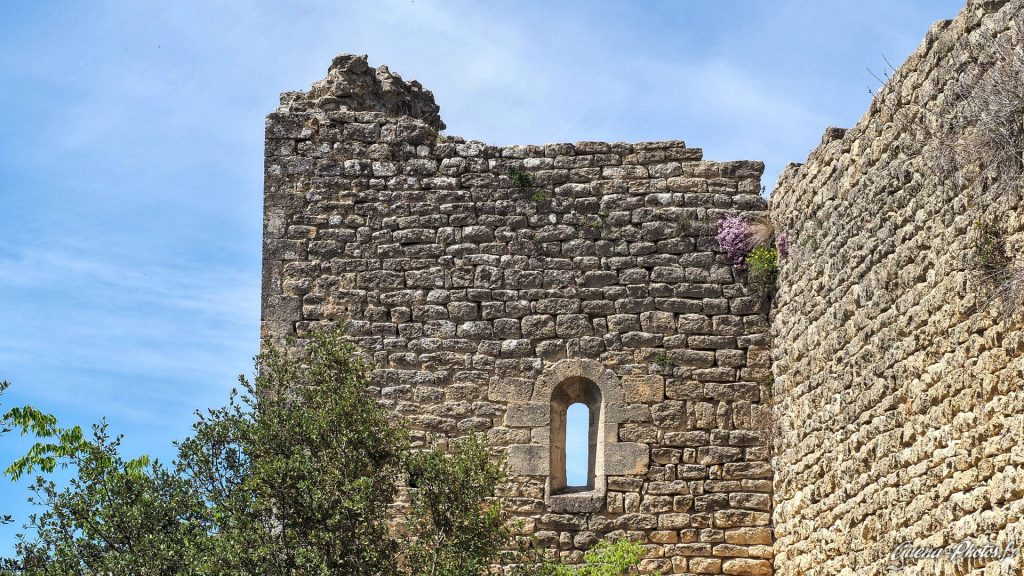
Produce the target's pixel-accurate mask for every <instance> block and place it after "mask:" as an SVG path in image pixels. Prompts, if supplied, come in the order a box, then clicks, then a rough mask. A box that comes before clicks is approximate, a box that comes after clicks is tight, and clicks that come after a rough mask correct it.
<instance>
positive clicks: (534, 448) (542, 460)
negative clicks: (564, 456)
mask: <svg viewBox="0 0 1024 576" xmlns="http://www.w3.org/2000/svg"><path fill="white" fill-rule="evenodd" d="M550 456H551V454H550V448H549V447H548V446H542V445H540V444H513V445H511V446H509V447H508V473H509V476H546V475H547V474H548V469H549V468H548V462H549V461H550Z"/></svg>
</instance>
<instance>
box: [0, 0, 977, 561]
mask: <svg viewBox="0 0 1024 576" xmlns="http://www.w3.org/2000/svg"><path fill="white" fill-rule="evenodd" d="M960 6H961V2H958V1H952V0H913V1H909V0H908V1H902V2H900V1H896V2H894V1H892V0H884V1H883V0H858V1H857V2H853V1H846V2H819V1H810V0H807V1H794V0H776V1H773V2H764V1H755V0H732V1H728V2H722V1H719V0H699V1H698V0H686V1H673V2H668V1H665V2H654V1H651V2H598V1H590V2H575V1H573V2H560V3H556V2H550V1H519V2H511V1H506V2H501V3H497V2H489V3H484V2H476V3H473V2H463V1H452V0H446V1H427V0H415V1H410V0H402V1H400V0H394V1H385V2H341V1H311V0H301V1H289V2H285V1H278V2H270V1H246V2H242V1H229V0H179V1H176V2H140V1H137V0H124V1H103V0H99V1H95V2H76V3H70V2H46V1H38V2H19V3H14V2H5V3H4V4H3V6H2V7H0V87H2V88H0V150H2V153H0V208H2V210H3V212H2V220H0V329H2V331H0V379H5V380H10V381H11V382H12V383H13V387H12V389H11V391H10V393H9V394H8V395H7V396H6V397H5V398H4V400H5V402H4V403H5V405H8V406H9V405H12V404H23V403H30V404H33V405H36V406H37V407H40V408H43V409H44V410H47V411H49V412H53V413H55V414H57V415H58V416H59V417H60V418H61V420H62V422H64V423H67V424H87V423H91V422H95V421H97V420H99V419H100V418H101V417H104V416H106V417H107V419H108V421H109V422H110V424H111V428H112V430H114V431H119V432H123V433H125V434H126V435H127V438H126V440H125V448H126V451H127V452H128V453H129V454H134V453H139V452H147V453H151V454H155V455H158V456H161V457H163V458H165V459H166V458H169V457H170V456H171V455H172V454H173V450H172V448H171V445H170V442H171V440H173V439H175V438H180V437H182V436H183V435H184V434H186V433H187V431H188V428H189V425H190V423H191V420H192V419H191V413H192V411H193V410H194V409H196V408H201V407H207V406H213V405H217V404H220V403H222V402H223V400H224V399H225V397H226V394H227V391H228V390H229V389H230V388H231V387H232V386H233V385H234V383H235V377H236V375H237V374H238V373H240V372H248V371H249V369H250V365H251V362H250V358H251V356H252V355H253V354H254V353H255V352H256V348H257V338H258V323H259V289H260V233H261V232H260V227H261V202H262V163H263V152H262V146H263V140H262V138H263V117H264V116H265V115H266V114H267V113H268V112H270V111H271V110H273V108H274V106H275V105H276V103H277V96H278V93H279V92H282V91H286V90H299V89H305V88H307V87H308V86H309V85H310V83H312V82H313V81H315V80H317V79H319V78H321V77H323V76H324V74H325V72H326V68H327V65H328V63H329V62H330V60H331V58H332V56H334V55H335V54H338V53H341V52H352V53H358V54H369V56H370V62H371V64H373V65H379V64H387V65H388V66H389V67H390V68H391V69H392V70H394V71H396V72H398V73H400V74H402V75H403V76H404V77H405V78H406V79H416V80H419V81H420V82H422V83H423V84H424V85H425V86H426V87H427V88H429V89H431V90H432V91H433V92H434V95H435V97H436V99H437V101H438V103H439V104H440V106H441V115H442V118H443V119H444V120H445V122H446V123H447V124H448V130H447V133H448V134H452V135H458V136H463V137H467V138H473V139H479V140H483V141H486V142H490V143H494V144H513V143H536V144H540V143H548V142H562V141H568V142H574V141H578V140H612V141H636V140H657V139H682V140H685V141H686V142H687V143H688V144H689V145H691V146H699V147H703V148H704V150H705V157H706V158H708V159H712V160H739V159H756V160H764V161H765V162H766V164H767V170H766V176H765V179H764V184H765V185H766V186H767V188H768V189H769V190H770V189H771V188H772V185H773V184H774V181H775V178H776V176H777V174H778V172H779V171H780V170H781V169H782V167H783V166H784V165H785V164H786V163H787V162H790V161H802V160H803V159H804V158H805V157H806V155H807V153H808V152H809V151H810V149H811V148H812V147H813V146H814V145H815V144H816V143H817V142H818V140H819V138H820V136H821V134H822V132H823V131H824V129H825V127H826V126H829V125H835V126H843V127H848V126H851V125H852V124H854V123H855V122H856V120H857V118H859V116H860V115H861V114H862V113H863V111H864V110H865V109H866V107H867V105H868V102H869V99H870V96H869V94H868V89H869V88H872V89H873V88H877V85H878V83H877V81H876V80H875V79H874V78H873V77H872V75H871V74H869V72H868V69H871V70H873V71H875V73H876V74H878V75H879V76H881V73H882V72H883V71H884V68H885V58H888V60H889V61H891V62H893V63H894V64H898V63H900V62H902V61H903V59H904V58H905V57H906V56H907V55H908V54H909V53H910V52H911V51H913V49H914V48H916V46H917V45H918V44H919V43H920V41H921V39H922V38H923V37H924V34H925V32H926V31H927V29H928V27H929V25H930V24H931V23H932V22H933V21H935V20H938V19H942V18H950V17H953V16H954V15H955V14H956V11H957V10H958V9H959V8H960ZM23 448H24V443H23V442H21V441H20V440H19V439H17V438H11V437H10V436H8V437H5V438H4V439H3V440H2V441H0V460H2V462H3V463H4V464H6V463H7V462H8V461H9V460H10V459H11V458H12V457H13V456H14V455H15V454H16V453H18V451H19V450H22V449H23ZM4 484H5V485H4V486H3V488H2V489H0V512H7V513H14V514H15V515H16V516H18V517H19V519H20V520H23V519H24V516H25V515H26V514H27V512H28V507H27V506H26V505H25V504H24V499H25V496H26V495H27V492H26V490H25V489H24V483H22V484H19V485H10V484H6V481H4ZM15 532H16V528H15V527H4V528H0V555H5V554H9V553H10V550H11V548H12V542H13V535H14V533H15Z"/></svg>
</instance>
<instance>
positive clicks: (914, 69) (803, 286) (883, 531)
mask: <svg viewBox="0 0 1024 576" xmlns="http://www.w3.org/2000/svg"><path fill="white" fill-rule="evenodd" d="M1022 10H1024V6H1022V3H1021V2H1020V1H1013V2H1007V1H1005V0H1003V1H977V2H970V3H969V4H968V5H967V7H966V8H965V9H964V11H963V12H962V13H961V14H960V16H958V17H957V18H956V20H954V21H951V22H948V21H947V22H940V23H938V24H936V25H935V26H934V27H933V28H932V30H931V31H930V32H929V33H928V35H927V37H926V38H925V40H924V42H923V43H922V45H921V46H920V48H919V49H918V50H917V51H916V52H915V53H914V54H913V55H912V56H911V57H910V58H909V60H908V61H907V62H906V63H905V64H904V65H903V66H902V67H901V68H900V69H899V71H898V72H896V73H895V74H894V75H893V78H892V79H891V80H890V81H889V82H888V83H887V84H886V86H885V87H884V88H883V89H882V90H881V92H880V93H879V94H878V95H877V97H876V98H875V100H874V102H873V103H872V105H871V109H870V110H869V111H868V112H867V114H866V115H865V116H864V117H863V118H862V119H861V120H860V122H859V123H858V124H857V125H856V127H854V128H852V129H850V130H848V131H842V130H836V129H831V130H829V131H827V132H826V134H825V138H824V139H823V142H822V144H821V146H819V147H818V148H817V149H816V150H815V151H814V152H813V153H812V154H811V155H810V157H809V158H808V160H807V162H806V163H805V164H803V165H799V166H791V167H790V168H788V169H787V170H786V171H785V173H784V174H783V175H782V177H781V178H780V180H779V183H778V186H777V187H776V189H775V191H774V192H773V194H772V197H771V214H772V217H773V219H774V220H775V222H776V224H777V225H778V227H779V228H780V230H781V231H784V232H786V233H788V235H789V238H790V244H791V245H792V246H793V247H794V248H793V249H792V254H791V255H790V257H789V258H788V259H786V260H784V263H783V269H782V272H781V278H780V291H779V294H778V298H777V301H776V304H775V310H774V313H773V321H772V334H773V339H774V348H775V350H774V354H775V364H774V373H775V384H774V395H775V402H776V414H777V415H778V418H779V420H780V426H781V434H780V438H779V445H780V452H779V454H778V458H777V461H776V463H775V470H776V481H775V500H776V507H775V511H774V522H775V529H776V538H777V544H776V551H777V554H776V559H775V567H776V571H777V573H778V574H780V575H796V574H822V575H825V574H828V575H831V574H857V575H865V574H884V573H886V565H887V564H888V563H889V561H890V554H891V552H892V551H893V550H894V548H895V547H896V546H897V544H898V543H900V542H903V541H911V542H913V543H914V544H916V545H920V546H925V547H933V548H941V547H943V546H947V545H950V544H953V543H957V542H961V541H963V540H964V539H979V540H984V539H985V538H987V537H989V536H990V537H991V539H992V542H994V543H997V544H999V545H1001V546H1006V545H1007V544H1008V543H1009V542H1010V541H1012V540H1016V541H1017V543H1018V544H1020V543H1021V542H1022V541H1024V538H1022V536H1024V533H1022V530H1021V524H1020V518H1021V515H1022V512H1024V471H1022V470H1021V467H1022V466H1024V448H1022V446H1021V441H1022V439H1024V392H1022V386H1021V382H1022V369H1024V364H1022V360H1021V356H1022V354H1024V332H1022V331H1021V326H1022V324H1021V314H1020V311H1019V305H1018V306H1016V307H1014V306H1012V305H1011V306H1009V307H1007V306H1005V304H1006V302H1005V300H1004V299H1003V298H1001V297H1000V296H999V294H998V292H999V291H1000V287H999V286H998V282H996V283H995V285H994V283H993V282H992V281H991V280H986V279H985V278H982V277H981V276H982V274H978V272H979V269H978V256H979V254H978V247H977V238H978V230H977V226H976V223H977V222H979V221H986V219H987V218H990V217H998V218H999V219H1000V220H1001V221H1002V222H1003V225H1004V226H1005V230H1006V231H1007V233H1008V238H1009V241H1008V242H1009V244H1008V245H1010V246H1016V248H1012V249H1011V250H1010V252H1011V253H1013V254H1012V257H1013V258H1016V254H1019V253H1020V247H1021V240H1022V238H1021V234H1020V231H1021V229H1022V224H1024V223H1022V218H1021V217H1022V215H1024V211H1022V210H1021V195H1020V192H1019V188H1016V189H1015V188H1014V187H1013V186H1009V187H1006V186H1004V187H1000V188H999V190H998V193H995V194H993V193H992V192H991V190H995V188H992V184H993V182H995V180H994V179H995V178H998V177H999V175H992V176H993V178H992V179H990V178H982V179H979V178H978V174H979V173H978V170H979V165H980V164H982V163H983V162H982V152H983V151H982V150H979V149H978V148H971V147H970V146H967V147H964V145H965V144H970V142H964V141H957V139H956V138H955V134H954V132H955V129H956V124H957V123H958V122H963V121H965V120H966V118H965V117H964V116H963V114H962V112H963V106H964V105H965V103H969V102H970V100H971V98H972V97H973V96H972V90H974V89H975V87H976V86H981V85H984V84H985V82H986V77H987V75H990V74H991V72H992V70H993V68H992V67H991V65H992V64H993V63H994V62H996V61H997V60H998V59H999V58H1001V57H1002V56H1000V53H999V49H998V48H997V47H998V46H999V45H1004V46H1016V49H1017V50H1019V49H1020V42H1021V38H1020V35H1019V30H1020V29H1019V28H1017V27H1015V26H1016V25H1015V23H1014V21H1015V20H1016V19H1019V18H1020V14H1021V13H1022ZM1017 66H1018V67H1019V64H1017ZM1018 70H1019V68H1018ZM1018 96H1020V94H1018ZM961 128H963V127H961ZM967 128H968V130H967V131H968V132H969V131H970V127H967ZM978 135H979V134H977V133H976V134H975V136H978ZM980 135H981V136H984V134H980ZM986 190H988V191H986ZM993 296H995V298H994V299H993ZM1009 564H1010V566H1014V567H1008V568H1007V569H1008V570H1009V571H1008V572H1002V573H1011V574H1020V573H1024V566H1022V564H1021V558H1020V556H1019V555H1018V557H1017V560H1016V561H1015V563H1014V562H1012V561H1011V562H1010V563H1009ZM943 569H944V570H946V571H947V572H945V573H952V572H950V570H951V569H952V567H951V565H949V564H944V563H942V562H936V561H921V562H919V563H917V564H912V565H911V567H908V568H905V569H901V570H900V571H897V572H893V573H896V574H913V573H923V574H933V573H940V572H939V571H940V570H943ZM999 570H1000V567H998V566H996V565H992V566H989V569H988V571H986V572H984V573H985V574H999V573H1001V572H1000V571H999ZM976 572H977V573H981V572H982V570H981V569H980V568H979V569H977V570H976Z"/></svg>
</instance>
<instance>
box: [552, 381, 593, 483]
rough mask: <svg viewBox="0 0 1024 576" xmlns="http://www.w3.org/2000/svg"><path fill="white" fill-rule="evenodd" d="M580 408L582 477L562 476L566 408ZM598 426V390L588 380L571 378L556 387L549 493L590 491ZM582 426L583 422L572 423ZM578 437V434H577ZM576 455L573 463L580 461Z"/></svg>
mask: <svg viewBox="0 0 1024 576" xmlns="http://www.w3.org/2000/svg"><path fill="white" fill-rule="evenodd" d="M576 405H582V407H583V408H585V409H586V410H585V413H586V421H585V425H586V436H585V438H586V445H585V454H586V476H585V479H580V478H578V477H577V476H575V475H574V477H573V478H571V479H570V478H568V477H567V475H566V462H567V456H568V455H569V453H568V452H567V442H566V440H567V431H568V430H567V428H568V416H569V408H570V406H576ZM600 422H601V389H600V388H598V387H597V385H596V384H594V383H593V382H591V381H590V380H585V379H582V378H573V379H571V380H567V381H564V382H562V383H561V384H559V385H558V386H557V387H555V389H554V391H552V394H551V460H550V462H551V475H550V482H551V486H550V488H551V493H552V494H558V493H564V492H575V491H584V490H593V489H594V488H595V478H596V470H597V459H598V453H599V451H598V448H599V444H600V442H599V435H598V430H599V428H600ZM575 424H577V425H582V424H584V422H579V423H575ZM581 435H582V434H581ZM582 456H583V454H579V455H578V458H577V460H582Z"/></svg>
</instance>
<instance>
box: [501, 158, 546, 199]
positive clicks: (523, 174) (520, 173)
mask: <svg viewBox="0 0 1024 576" xmlns="http://www.w3.org/2000/svg"><path fill="white" fill-rule="evenodd" d="M508 177H509V178H510V179H511V180H512V186H513V187H514V188H519V189H521V190H532V191H531V192H530V200H532V201H533V202H543V201H544V200H547V199H548V195H547V193H546V192H544V190H543V189H541V188H536V187H535V183H534V180H533V175H532V174H530V173H529V172H527V171H526V170H523V169H522V168H520V167H519V166H510V167H509V169H508Z"/></svg>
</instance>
